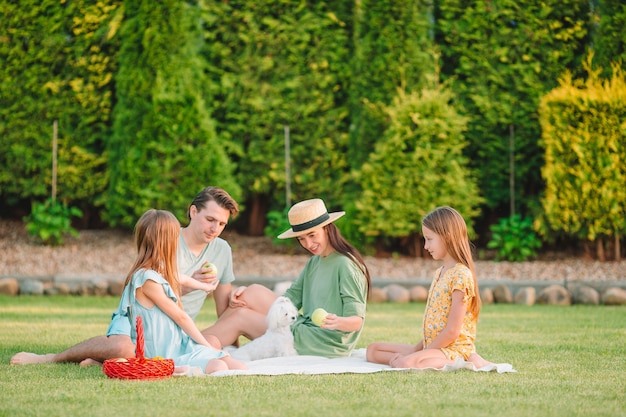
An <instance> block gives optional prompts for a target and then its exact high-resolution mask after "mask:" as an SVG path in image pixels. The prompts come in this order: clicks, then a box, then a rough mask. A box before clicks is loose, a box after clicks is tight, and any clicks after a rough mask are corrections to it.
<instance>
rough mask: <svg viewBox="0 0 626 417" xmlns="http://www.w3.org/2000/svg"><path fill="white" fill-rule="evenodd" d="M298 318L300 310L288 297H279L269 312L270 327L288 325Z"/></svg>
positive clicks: (268, 321) (268, 322)
mask: <svg viewBox="0 0 626 417" xmlns="http://www.w3.org/2000/svg"><path fill="white" fill-rule="evenodd" d="M297 318H298V310H297V309H296V307H295V306H294V305H293V303H292V302H291V300H289V299H288V298H287V297H278V298H277V299H276V301H274V303H273V304H272V306H271V307H270V311H269V313H267V324H268V326H269V328H270V329H272V328H278V327H287V326H289V325H291V324H292V323H293V322H295V321H296V319H297Z"/></svg>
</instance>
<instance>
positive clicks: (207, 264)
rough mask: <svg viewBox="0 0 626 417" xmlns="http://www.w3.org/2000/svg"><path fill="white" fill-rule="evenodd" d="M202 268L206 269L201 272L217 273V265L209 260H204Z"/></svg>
mask: <svg viewBox="0 0 626 417" xmlns="http://www.w3.org/2000/svg"><path fill="white" fill-rule="evenodd" d="M202 268H204V269H206V271H204V272H203V274H212V275H217V267H216V266H215V265H214V264H212V263H211V262H205V263H204V265H202Z"/></svg>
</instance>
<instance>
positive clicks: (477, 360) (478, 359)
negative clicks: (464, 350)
mask: <svg viewBox="0 0 626 417" xmlns="http://www.w3.org/2000/svg"><path fill="white" fill-rule="evenodd" d="M467 360H468V361H469V362H472V363H473V364H474V366H475V367H476V369H480V368H482V367H484V366H487V365H493V362H489V361H488V360H485V359H483V357H482V356H480V355H479V354H478V353H472V354H471V355H470V357H469V358H468V359H467Z"/></svg>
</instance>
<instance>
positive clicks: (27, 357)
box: [11, 352, 55, 365]
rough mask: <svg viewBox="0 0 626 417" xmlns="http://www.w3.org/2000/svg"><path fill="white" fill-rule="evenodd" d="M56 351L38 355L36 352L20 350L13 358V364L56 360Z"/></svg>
mask: <svg viewBox="0 0 626 417" xmlns="http://www.w3.org/2000/svg"><path fill="white" fill-rule="evenodd" d="M54 356H55V354H54V353H48V354H45V355H38V354H36V353H29V352H20V353H18V354H16V355H14V356H13V357H12V358H11V365H30V364H33V363H50V362H54Z"/></svg>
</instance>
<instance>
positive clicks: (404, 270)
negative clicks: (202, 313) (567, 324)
mask: <svg viewBox="0 0 626 417" xmlns="http://www.w3.org/2000/svg"><path fill="white" fill-rule="evenodd" d="M222 237H223V238H225V239H226V240H227V241H228V242H229V243H230V244H231V246H232V248H233V261H234V269H235V276H236V277H237V278H240V279H243V278H246V279H251V278H252V279H253V278H263V277H266V278H275V279H276V278H279V279H280V278H284V279H285V280H289V279H293V278H295V277H296V276H297V275H298V273H299V271H300V270H301V269H302V267H303V266H304V264H305V262H306V260H307V259H308V256H307V255H306V254H305V253H304V251H303V250H296V251H295V252H293V253H288V251H287V250H286V249H285V248H275V247H274V246H273V245H272V243H271V240H270V239H268V238H263V237H247V236H241V235H238V234H236V233H233V232H225V233H224V234H223V236H222ZM134 256H135V253H134V247H133V238H132V234H131V233H130V232H120V231H111V230H106V231H105V230H83V231H81V232H80V235H79V237H78V238H72V237H70V238H67V239H66V242H65V245H63V246H61V247H55V248H53V247H48V246H41V245H38V244H36V243H35V242H34V241H33V240H32V239H31V238H30V237H29V236H28V234H27V233H26V231H25V230H24V226H23V224H22V223H21V222H18V221H7V220H0V277H2V276H4V277H7V276H15V277H52V276H57V275H63V276H89V275H100V276H103V275H104V276H123V275H125V274H126V272H127V270H128V268H130V266H131V265H132V262H133V260H134ZM366 263H367V265H368V267H369V269H370V272H371V275H372V277H373V278H374V279H393V280H405V279H406V280H424V281H426V280H430V278H431V274H432V272H433V271H434V270H435V269H436V268H437V267H438V265H439V264H438V263H437V262H436V261H433V260H431V259H424V258H409V257H395V258H393V257H392V258H374V257H367V258H366ZM476 270H477V273H478V276H479V280H489V281H499V280H505V281H513V282H526V281H556V282H565V281H569V282H572V281H586V282H590V281H595V282H598V281H601V282H606V283H609V282H615V281H626V261H624V260H623V261H620V262H597V261H591V260H585V259H579V258H566V257H564V258H563V259H554V260H540V261H532V262H518V263H512V262H493V261H476Z"/></svg>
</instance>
